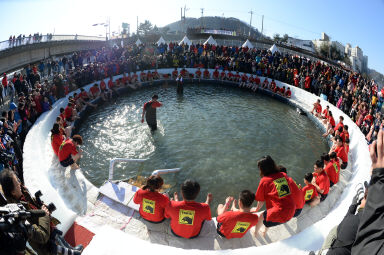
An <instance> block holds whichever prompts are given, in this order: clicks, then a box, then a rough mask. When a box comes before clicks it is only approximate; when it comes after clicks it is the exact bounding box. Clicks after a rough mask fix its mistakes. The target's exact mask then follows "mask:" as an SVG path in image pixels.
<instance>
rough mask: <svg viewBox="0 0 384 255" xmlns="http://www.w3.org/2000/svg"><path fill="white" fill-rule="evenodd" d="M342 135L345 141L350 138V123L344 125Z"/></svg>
mask: <svg viewBox="0 0 384 255" xmlns="http://www.w3.org/2000/svg"><path fill="white" fill-rule="evenodd" d="M340 137H341V139H343V142H344V143H345V140H346V139H349V133H348V125H344V126H343V131H342V132H341V133H340Z"/></svg>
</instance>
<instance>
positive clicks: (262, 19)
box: [261, 15, 264, 36]
mask: <svg viewBox="0 0 384 255" xmlns="http://www.w3.org/2000/svg"><path fill="white" fill-rule="evenodd" d="M263 30H264V15H263V16H261V36H263Z"/></svg>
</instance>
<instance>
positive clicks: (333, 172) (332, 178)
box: [321, 154, 339, 187]
mask: <svg viewBox="0 0 384 255" xmlns="http://www.w3.org/2000/svg"><path fill="white" fill-rule="evenodd" d="M321 159H322V160H323V162H324V171H325V172H326V173H327V175H328V178H329V183H330V185H329V187H332V186H333V185H335V184H336V183H338V182H339V169H338V168H335V167H334V165H333V162H332V161H331V158H330V156H329V155H328V154H323V155H322V156H321Z"/></svg>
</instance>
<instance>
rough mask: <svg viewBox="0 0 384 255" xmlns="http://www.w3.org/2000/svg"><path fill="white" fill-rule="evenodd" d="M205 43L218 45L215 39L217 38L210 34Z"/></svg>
mask: <svg viewBox="0 0 384 255" xmlns="http://www.w3.org/2000/svg"><path fill="white" fill-rule="evenodd" d="M205 44H213V45H216V46H217V42H216V41H215V39H213V37H212V35H210V36H209V38H208V39H207V40H206V41H205V43H204V45H205Z"/></svg>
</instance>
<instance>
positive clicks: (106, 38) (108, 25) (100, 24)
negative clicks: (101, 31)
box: [92, 19, 110, 41]
mask: <svg viewBox="0 0 384 255" xmlns="http://www.w3.org/2000/svg"><path fill="white" fill-rule="evenodd" d="M92 26H93V27H96V26H104V27H105V40H106V41H108V28H110V22H109V19H108V23H96V24H93V25H92Z"/></svg>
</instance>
